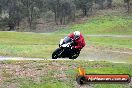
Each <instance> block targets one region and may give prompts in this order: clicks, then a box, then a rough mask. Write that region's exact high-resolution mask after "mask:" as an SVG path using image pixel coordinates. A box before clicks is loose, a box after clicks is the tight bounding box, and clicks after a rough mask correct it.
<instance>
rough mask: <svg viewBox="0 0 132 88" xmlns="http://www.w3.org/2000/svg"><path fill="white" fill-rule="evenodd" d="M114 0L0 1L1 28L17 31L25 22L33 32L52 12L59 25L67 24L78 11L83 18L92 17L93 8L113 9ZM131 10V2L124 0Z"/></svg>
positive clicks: (73, 18)
mask: <svg viewBox="0 0 132 88" xmlns="http://www.w3.org/2000/svg"><path fill="white" fill-rule="evenodd" d="M112 1H113V0H0V26H8V27H9V29H8V31H11V30H15V29H16V27H19V26H20V23H21V22H22V21H23V20H26V22H27V23H28V25H29V28H30V29H31V30H32V29H34V27H35V24H36V20H37V19H39V18H41V16H42V14H44V13H46V12H48V11H51V12H52V13H53V14H54V22H55V23H56V24H57V25H62V24H67V23H69V22H72V21H74V20H75V18H76V11H77V10H81V12H82V15H83V16H90V15H91V14H92V11H93V6H94V5H98V9H104V8H105V7H104V3H105V6H106V7H107V8H111V7H112ZM124 3H127V6H128V11H129V10H130V0H124Z"/></svg>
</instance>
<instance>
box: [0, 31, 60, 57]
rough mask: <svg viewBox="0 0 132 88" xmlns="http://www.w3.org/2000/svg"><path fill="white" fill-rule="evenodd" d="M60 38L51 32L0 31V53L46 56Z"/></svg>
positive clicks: (4, 54) (55, 46)
mask: <svg viewBox="0 0 132 88" xmlns="http://www.w3.org/2000/svg"><path fill="white" fill-rule="evenodd" d="M61 38H63V36H61V35H52V34H35V33H19V32H0V55H3V56H21V57H41V58H42V57H43V58H47V57H48V56H51V53H52V52H53V50H54V49H56V48H57V47H58V43H59V41H60V39H61Z"/></svg>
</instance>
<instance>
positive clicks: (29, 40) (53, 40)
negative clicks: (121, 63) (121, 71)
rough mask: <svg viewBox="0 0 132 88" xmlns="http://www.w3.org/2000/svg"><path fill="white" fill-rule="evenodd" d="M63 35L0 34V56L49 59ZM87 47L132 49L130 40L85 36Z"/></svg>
mask: <svg viewBox="0 0 132 88" xmlns="http://www.w3.org/2000/svg"><path fill="white" fill-rule="evenodd" d="M63 37H65V35H60V34H56V35H55V34H54V33H49V34H37V33H20V32H0V55H1V56H16V57H34V58H50V57H51V54H52V52H53V51H54V50H55V49H56V48H57V47H58V43H59V41H60V39H61V38H63ZM85 40H86V43H87V45H88V46H91V45H101V46H108V47H114V48H117V47H118V48H132V40H131V38H110V37H90V38H88V37H87V36H85Z"/></svg>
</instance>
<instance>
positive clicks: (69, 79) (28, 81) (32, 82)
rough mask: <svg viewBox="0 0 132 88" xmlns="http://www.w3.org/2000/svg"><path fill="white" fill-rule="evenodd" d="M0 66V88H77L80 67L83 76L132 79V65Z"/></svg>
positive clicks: (104, 87) (121, 87)
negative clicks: (128, 75)
mask: <svg viewBox="0 0 132 88" xmlns="http://www.w3.org/2000/svg"><path fill="white" fill-rule="evenodd" d="M4 65H6V67H5V66H4ZM0 66H1V69H0V73H1V74H0V75H1V83H2V84H1V85H0V87H1V88H8V87H9V86H11V85H14V87H13V88H62V87H63V88H78V87H79V85H78V84H76V81H75V79H76V75H77V74H78V67H79V66H83V68H85V70H86V73H87V74H90V73H94V74H130V75H132V72H131V70H132V64H121V63H115V64H114V63H109V62H96V61H94V62H88V61H3V62H0ZM51 69H52V70H51ZM12 73H14V74H12ZM90 86H92V88H93V87H94V88H131V87H132V84H91V85H90ZM87 87H88V88H89V86H88V85H85V87H84V88H87ZM82 88H83V86H82Z"/></svg>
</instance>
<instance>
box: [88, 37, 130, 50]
mask: <svg viewBox="0 0 132 88" xmlns="http://www.w3.org/2000/svg"><path fill="white" fill-rule="evenodd" d="M87 44H88V45H100V46H107V47H113V48H132V39H131V38H112V37H90V39H89V41H87Z"/></svg>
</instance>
